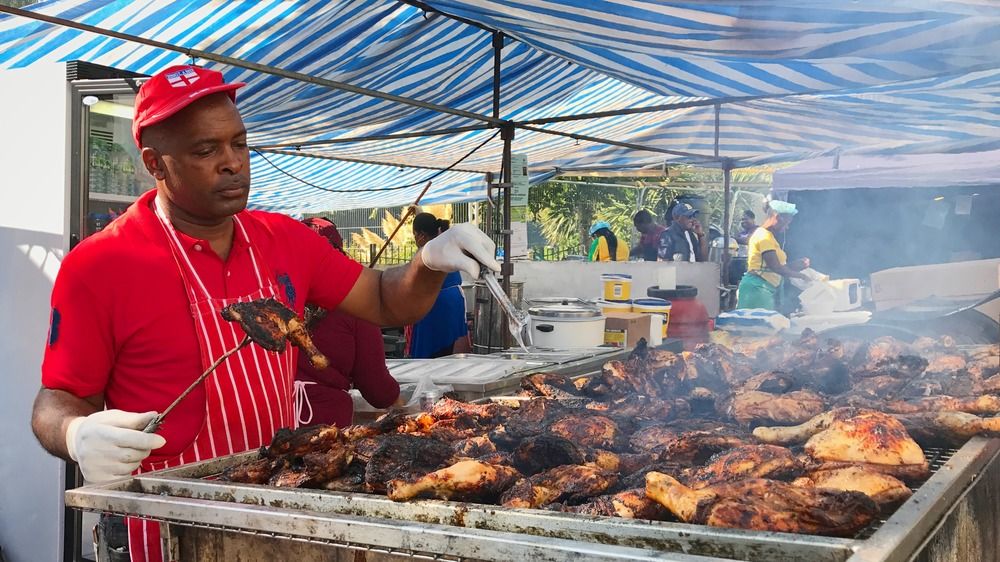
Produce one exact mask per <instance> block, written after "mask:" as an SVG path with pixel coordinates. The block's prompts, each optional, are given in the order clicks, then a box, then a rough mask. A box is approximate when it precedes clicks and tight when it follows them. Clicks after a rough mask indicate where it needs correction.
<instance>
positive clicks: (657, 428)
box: [628, 425, 678, 453]
mask: <svg viewBox="0 0 1000 562" xmlns="http://www.w3.org/2000/svg"><path fill="white" fill-rule="evenodd" d="M677 434H678V432H677V431H676V430H674V429H671V428H669V427H667V426H665V425H650V426H646V427H644V428H642V429H639V430H638V431H636V432H634V433H632V436H631V437H630V438H629V441H628V444H629V448H630V449H632V451H633V452H636V453H643V452H647V451H659V450H663V449H664V448H666V447H667V445H669V444H670V443H673V442H674V441H675V440H676V439H677Z"/></svg>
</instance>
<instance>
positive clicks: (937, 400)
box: [881, 394, 1000, 415]
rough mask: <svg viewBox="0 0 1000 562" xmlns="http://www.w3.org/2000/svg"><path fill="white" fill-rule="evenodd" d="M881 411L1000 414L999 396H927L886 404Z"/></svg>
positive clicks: (899, 412)
mask: <svg viewBox="0 0 1000 562" xmlns="http://www.w3.org/2000/svg"><path fill="white" fill-rule="evenodd" d="M881 409H882V410H883V411H885V412H890V413H894V414H914V413H917V412H965V413H967V414H976V415H982V414H998V413H1000V396H993V395H991V394H986V395H983V396H977V397H974V398H973V397H968V398H955V397H953V396H929V397H927V398H921V399H919V400H907V401H902V400H895V401H891V402H886V403H885V404H884V405H883V407H882V408H881Z"/></svg>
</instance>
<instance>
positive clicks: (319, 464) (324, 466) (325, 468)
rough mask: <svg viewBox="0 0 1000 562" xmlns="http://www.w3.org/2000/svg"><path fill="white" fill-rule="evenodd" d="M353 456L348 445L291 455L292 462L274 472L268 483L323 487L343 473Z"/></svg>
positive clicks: (288, 486) (287, 485)
mask: <svg viewBox="0 0 1000 562" xmlns="http://www.w3.org/2000/svg"><path fill="white" fill-rule="evenodd" d="M352 458H353V451H352V450H351V448H350V447H346V446H335V447H334V448H332V449H329V450H327V451H314V452H309V453H306V454H304V455H302V456H301V457H291V460H290V462H288V463H287V464H286V465H284V466H283V468H281V469H280V470H278V471H277V472H275V473H274V474H272V476H271V478H270V480H269V481H268V484H270V485H272V486H276V487H279V488H304V487H306V488H321V487H323V486H324V485H325V484H326V483H327V482H329V481H331V480H334V479H336V478H338V477H339V476H341V475H343V474H344V472H346V471H347V466H348V464H350V462H351V460H352Z"/></svg>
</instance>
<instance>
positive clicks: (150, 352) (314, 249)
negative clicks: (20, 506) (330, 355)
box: [42, 190, 362, 454]
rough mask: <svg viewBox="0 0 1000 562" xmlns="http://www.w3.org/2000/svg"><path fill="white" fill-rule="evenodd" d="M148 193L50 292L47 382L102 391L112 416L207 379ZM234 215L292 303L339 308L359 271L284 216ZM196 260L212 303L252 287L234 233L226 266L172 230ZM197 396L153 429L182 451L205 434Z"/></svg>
mask: <svg viewBox="0 0 1000 562" xmlns="http://www.w3.org/2000/svg"><path fill="white" fill-rule="evenodd" d="M155 193H156V192H155V190H153V191H149V192H147V193H145V194H144V195H143V196H142V197H140V198H139V200H138V201H137V202H136V203H135V204H133V205H132V206H131V207H129V209H128V210H127V211H126V212H125V213H124V214H123V215H122V216H120V217H119V218H117V219H115V220H114V221H113V222H112V223H111V224H110V225H108V227H107V228H105V229H104V230H103V231H101V232H99V233H97V234H95V235H93V236H91V237H89V238H87V239H86V240H84V241H83V242H81V243H80V244H79V246H77V247H76V248H74V249H73V251H71V252H69V253H68V254H67V255H66V257H65V259H64V260H63V262H62V265H61V267H60V270H59V274H58V276H57V277H56V281H55V285H54V287H53V290H52V310H51V315H52V317H51V325H50V333H49V338H48V342H47V344H46V348H45V358H44V361H43V363H42V385H43V386H45V387H46V388H52V389H60V390H65V391H67V392H70V393H72V394H74V395H76V396H79V397H86V396H92V395H95V394H100V393H102V392H103V393H104V398H105V401H106V403H107V405H108V407H109V408H118V409H121V410H126V411H131V412H146V411H150V410H156V411H163V409H164V408H166V407H167V405H168V404H170V402H171V401H173V399H174V398H176V397H177V396H178V395H179V394H180V393H181V392H182V391H183V390H184V389H185V388H187V386H188V385H190V384H191V382H193V381H194V379H195V378H197V377H198V375H200V374H201V372H202V365H201V359H200V351H199V346H198V341H197V338H196V335H195V328H194V321H193V319H192V317H191V312H190V305H189V303H188V297H187V293H186V292H185V288H184V282H183V280H182V279H181V276H180V273H179V272H178V268H177V264H176V262H175V261H174V257H173V255H172V254H171V251H170V246H169V245H168V242H167V238H166V235H165V234H164V231H163V228H162V226H161V225H160V223H159V221H158V219H157V218H156V215H155V214H154V212H153V210H152V208H151V207H150V204H151V203H152V200H153V198H154V197H155ZM239 216H240V219H241V221H242V222H243V224H244V226H245V227H246V230H247V234H248V236H249V237H250V239H251V240H253V243H254V245H255V247H256V248H257V250H258V251H259V252H260V254H261V255H262V256H263V260H264V261H265V262H266V263H267V265H268V267H269V268H270V270H271V272H272V274H273V275H274V276H275V281H276V282H277V284H278V285H279V286H281V287H283V288H284V293H285V295H286V296H287V297H288V302H289V303H290V304H291V305H292V307H293V308H294V309H295V310H296V312H298V313H299V314H301V313H302V310H303V307H304V305H305V302H306V301H307V300H308V301H309V302H310V303H316V304H318V305H320V306H323V307H325V308H328V309H335V308H337V306H339V305H340V303H341V301H342V300H343V299H344V297H345V296H347V293H348V292H349V291H350V290H351V288H352V287H354V283H355V281H356V280H357V279H358V276H359V275H360V274H361V269H362V266H361V265H360V264H358V263H357V262H354V261H352V260H350V259H349V258H347V257H346V256H344V255H343V254H341V253H340V252H338V251H336V250H334V248H333V247H332V246H330V244H329V243H328V242H327V241H326V240H324V239H323V238H321V237H319V236H316V234H315V233H314V232H313V231H312V230H310V229H309V228H308V227H306V226H305V225H303V224H301V223H299V222H298V221H296V220H293V219H291V218H290V217H286V216H284V215H279V214H274V213H266V212H261V211H243V212H241V213H240V215H239ZM178 235H179V236H180V239H181V242H182V244H183V245H184V247H185V249H186V251H187V253H188V255H189V256H190V259H191V262H192V264H194V267H195V268H196V269H197V270H198V273H199V275H200V276H201V278H202V279H203V280H204V282H205V284H206V287H207V288H208V290H209V292H210V293H211V294H212V295H213V296H215V297H237V296H242V295H246V294H248V293H250V292H252V291H254V290H256V289H257V287H258V282H257V279H256V277H255V276H254V273H253V271H254V268H253V265H252V263H251V257H250V253H249V246H248V242H247V240H246V239H244V238H243V237H242V236H241V235H240V233H239V229H236V233H235V235H234V238H233V247H232V250H231V251H230V253H229V256H228V258H227V259H226V260H225V261H223V260H222V259H221V258H219V256H218V255H217V254H216V253H215V252H213V251H212V249H211V247H210V246H209V244H208V242H207V241H205V240H198V239H195V238H191V237H189V236H186V235H184V234H183V233H180V232H178ZM204 413H205V392H204V388H203V387H201V388H198V389H196V390H195V391H194V392H193V393H192V394H191V395H190V396H189V397H188V398H186V399H185V400H184V401H182V402H181V403H180V404H179V405H178V406H177V408H176V409H175V410H174V411H173V412H172V413H171V421H170V423H169V424H165V425H164V426H163V427H162V428H161V431H160V433H161V434H163V436H164V437H165V438H166V439H167V445H166V446H165V447H164V448H163V449H162V450H160V451H158V453H159V454H169V453H172V452H175V451H174V448H175V447H176V448H177V450H176V452H177V453H180V452H181V449H182V448H183V446H185V445H186V444H187V443H189V442H190V441H191V439H193V437H194V436H195V435H196V434H197V432H198V431H199V430H200V428H201V424H202V421H203V419H204Z"/></svg>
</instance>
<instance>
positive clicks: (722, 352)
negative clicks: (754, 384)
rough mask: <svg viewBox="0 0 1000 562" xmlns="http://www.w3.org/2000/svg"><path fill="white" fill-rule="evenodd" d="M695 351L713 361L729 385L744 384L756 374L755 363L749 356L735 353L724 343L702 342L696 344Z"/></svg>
mask: <svg viewBox="0 0 1000 562" xmlns="http://www.w3.org/2000/svg"><path fill="white" fill-rule="evenodd" d="M694 351H695V353H697V354H698V355H700V356H702V357H704V358H705V359H708V360H709V361H711V362H712V363H713V364H714V365H715V367H716V369H717V370H718V372H719V374H721V375H722V378H723V379H724V380H725V381H726V383H727V384H729V386H737V385H740V384H743V382H744V381H746V380H747V379H749V378H750V377H751V376H753V374H754V370H753V365H752V364H751V363H750V359H749V358H748V357H747V356H745V355H743V354H740V353H735V352H733V351H732V350H731V349H729V348H728V347H726V346H724V345H719V344H716V343H700V344H698V345H697V346H695V348H694Z"/></svg>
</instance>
